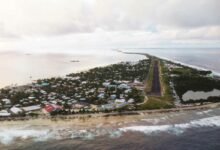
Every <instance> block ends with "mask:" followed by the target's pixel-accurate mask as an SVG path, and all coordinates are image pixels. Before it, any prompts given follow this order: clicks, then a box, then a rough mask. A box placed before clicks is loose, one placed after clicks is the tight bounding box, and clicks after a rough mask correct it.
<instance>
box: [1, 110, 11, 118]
mask: <svg viewBox="0 0 220 150" xmlns="http://www.w3.org/2000/svg"><path fill="white" fill-rule="evenodd" d="M9 116H11V113H9V112H8V111H7V110H1V111H0V117H9Z"/></svg>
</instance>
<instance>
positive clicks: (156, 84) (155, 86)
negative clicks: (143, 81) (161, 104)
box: [151, 60, 161, 96]
mask: <svg viewBox="0 0 220 150" xmlns="http://www.w3.org/2000/svg"><path fill="white" fill-rule="evenodd" d="M153 69H154V70H153V73H154V76H153V83H152V89H151V94H153V95H158V96H160V95H161V85H160V76H159V74H160V73H159V63H158V60H156V61H155V62H154V68H153Z"/></svg>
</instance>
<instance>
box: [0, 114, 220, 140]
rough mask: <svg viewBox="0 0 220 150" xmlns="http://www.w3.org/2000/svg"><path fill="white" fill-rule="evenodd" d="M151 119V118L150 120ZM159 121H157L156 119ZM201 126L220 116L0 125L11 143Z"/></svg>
mask: <svg viewBox="0 0 220 150" xmlns="http://www.w3.org/2000/svg"><path fill="white" fill-rule="evenodd" d="M148 121H149V120H148ZM156 122H157V121H156ZM199 127H220V116H214V117H207V118H203V119H197V120H192V121H190V122H187V123H179V124H162V125H158V124H155V125H141V126H140V125H139V126H138V125H137V126H129V127H121V128H114V129H112V128H103V127H102V126H100V127H97V128H92V129H85V130H79V129H74V128H64V127H63V128H58V127H56V128H50V127H49V126H47V127H45V126H43V127H40V128H39V126H38V127H37V128H36V126H21V127H18V126H15V127H3V126H0V143H2V144H11V143H12V142H14V141H15V140H16V139H21V140H27V139H31V140H34V141H46V140H50V139H73V140H74V139H77V138H82V139H85V140H91V139H94V138H95V137H97V136H103V135H107V136H109V137H110V138H118V137H120V136H121V135H122V134H123V133H124V132H129V131H133V132H142V133H145V134H147V135H151V134H158V133H161V132H166V133H171V134H175V135H179V134H181V133H183V132H184V131H185V130H187V129H190V128H199Z"/></svg>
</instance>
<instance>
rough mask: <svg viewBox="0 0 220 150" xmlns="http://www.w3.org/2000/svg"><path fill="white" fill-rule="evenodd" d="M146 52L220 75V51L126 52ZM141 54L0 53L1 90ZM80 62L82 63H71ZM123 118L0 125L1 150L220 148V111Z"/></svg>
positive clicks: (137, 56)
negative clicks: (97, 121) (83, 124)
mask: <svg viewBox="0 0 220 150" xmlns="http://www.w3.org/2000/svg"><path fill="white" fill-rule="evenodd" d="M123 51H127V52H146V53H149V54H152V55H156V56H159V57H162V58H166V59H170V60H174V61H178V62H182V63H184V64H187V65H191V66H195V67H199V68H203V69H208V70H213V71H214V72H215V73H220V67H219V64H220V59H219V58H220V49H218V48H210V49H205V48H203V49H192V48H190V49H189V48H187V49H123ZM144 58H145V57H144V56H141V55H129V54H122V53H118V52H115V51H112V50H103V51H100V52H96V53H90V54H79V53H77V54H74V53H33V54H32V53H30V54H27V53H19V52H1V53H0V68H1V72H0V87H4V86H7V85H10V84H18V85H21V84H25V83H29V82H31V81H32V80H36V79H38V78H47V77H52V76H64V75H66V74H68V73H72V72H78V71H82V70H87V69H89V68H92V67H97V66H104V65H108V64H112V63H117V62H121V61H137V60H139V59H144ZM74 60H78V61H79V62H71V61H74ZM130 117H133V118H130V119H129V120H126V116H124V117H121V118H120V119H119V120H121V121H117V123H115V122H111V120H108V118H105V121H104V122H103V123H99V124H96V123H93V124H92V123H91V122H90V120H82V122H83V123H85V124H91V125H88V126H80V125H79V124H75V123H74V122H71V121H70V122H69V124H67V123H66V124H62V123H60V122H56V121H54V122H52V123H50V124H48V123H45V124H44V121H39V122H28V121H24V122H22V123H20V122H19V123H16V122H1V123H0V150H86V149H92V150H148V149H149V150H166V149H168V150H219V149H220V142H219V140H220V108H213V109H209V110H197V111H189V112H178V113H177V112H175V113H174V112H173V113H167V114H154V115H143V116H140V117H137V116H130Z"/></svg>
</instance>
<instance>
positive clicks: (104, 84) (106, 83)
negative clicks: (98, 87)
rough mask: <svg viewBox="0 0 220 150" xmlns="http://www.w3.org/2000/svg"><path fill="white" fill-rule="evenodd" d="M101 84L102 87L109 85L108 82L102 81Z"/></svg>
mask: <svg viewBox="0 0 220 150" xmlns="http://www.w3.org/2000/svg"><path fill="white" fill-rule="evenodd" d="M102 85H103V86H104V87H107V86H108V85H110V83H109V82H104V83H102Z"/></svg>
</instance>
